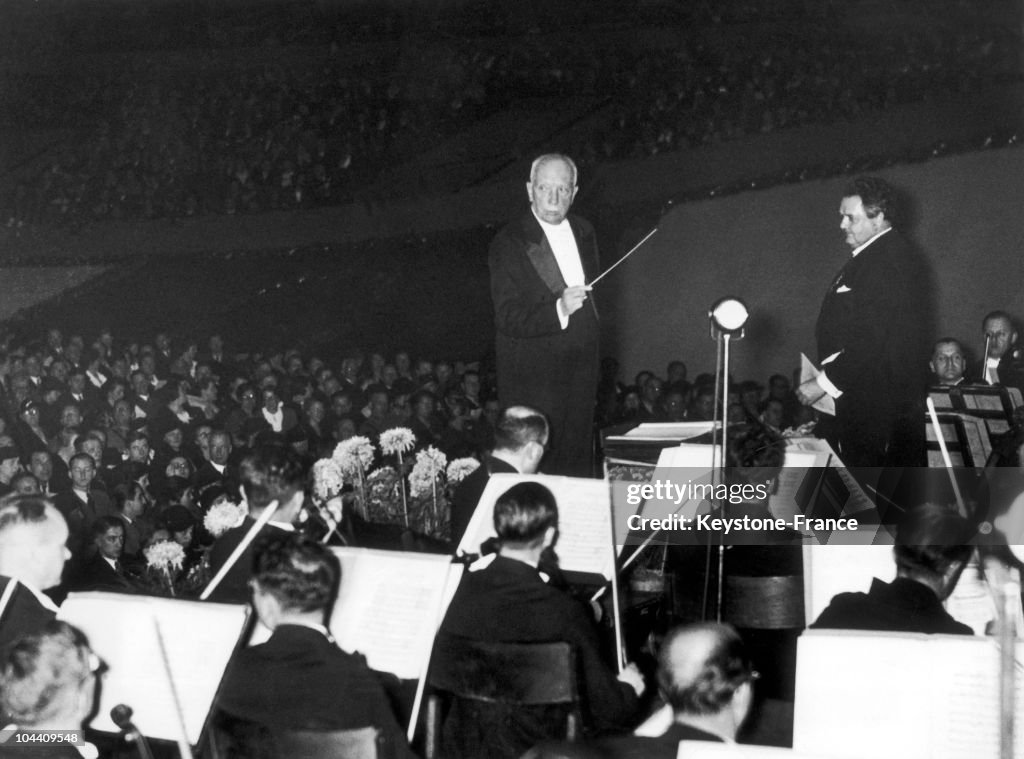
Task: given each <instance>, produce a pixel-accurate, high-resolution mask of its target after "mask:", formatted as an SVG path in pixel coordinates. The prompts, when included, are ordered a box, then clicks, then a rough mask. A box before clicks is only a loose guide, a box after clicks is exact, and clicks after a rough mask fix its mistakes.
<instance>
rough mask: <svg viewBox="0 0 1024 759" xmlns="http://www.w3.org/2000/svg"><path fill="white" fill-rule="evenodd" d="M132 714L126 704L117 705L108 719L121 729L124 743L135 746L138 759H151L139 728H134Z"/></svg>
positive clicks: (150, 751) (144, 738)
mask: <svg viewBox="0 0 1024 759" xmlns="http://www.w3.org/2000/svg"><path fill="white" fill-rule="evenodd" d="M132 713H133V712H132V708H131V707H130V706H128V705H127V704H118V705H117V706H115V707H114V708H113V709H111V710H110V719H112V720H113V721H114V724H115V725H117V726H118V727H119V728H121V735H122V736H123V737H124V739H125V742H126V743H134V744H135V746H136V748H137V749H138V750H139V757H140V759H153V751H152V750H151V749H150V747H149V741H147V740H146V736H144V735H143V734H142V733H141V732H140V731H139V728H137V727H135V724H134V723H133V722H132Z"/></svg>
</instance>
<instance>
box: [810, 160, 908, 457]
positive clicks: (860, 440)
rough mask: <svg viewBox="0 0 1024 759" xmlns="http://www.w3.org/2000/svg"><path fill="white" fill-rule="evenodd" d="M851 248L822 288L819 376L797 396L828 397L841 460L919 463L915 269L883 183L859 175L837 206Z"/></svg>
mask: <svg viewBox="0 0 1024 759" xmlns="http://www.w3.org/2000/svg"><path fill="white" fill-rule="evenodd" d="M839 214H840V216H841V217H842V221H841V222H840V225H839V228H840V229H841V230H842V231H843V233H844V235H845V236H846V243H847V245H849V246H850V248H851V249H852V250H853V255H852V257H851V258H850V259H849V260H848V261H847V262H846V264H845V265H844V266H843V268H842V269H841V270H840V272H839V274H838V275H837V276H836V278H835V279H834V280H833V281H832V284H831V285H830V286H829V289H828V292H827V293H826V295H825V299H824V301H823V302H822V304H821V312H820V313H819V315H818V324H817V329H816V337H817V342H818V358H819V361H820V362H821V365H822V370H823V371H822V373H821V374H820V375H819V376H818V377H817V378H816V379H812V380H809V381H807V382H804V383H803V384H801V385H800V387H799V389H798V395H799V396H800V399H801V401H803V402H804V403H805V404H812V403H814V402H815V401H817V400H818V399H819V398H821V397H822V396H823V395H824V394H825V393H828V394H829V395H830V396H832V397H833V398H834V399H835V404H836V420H835V442H836V443H837V444H838V453H839V456H840V457H841V458H842V460H843V462H844V463H845V464H846V465H847V466H854V467H880V466H917V465H921V466H923V465H924V424H923V422H922V419H923V415H924V404H923V401H922V400H921V399H922V398H923V397H924V388H925V386H926V383H927V377H926V376H925V373H924V372H923V371H922V368H923V367H926V366H927V358H926V356H927V350H928V344H927V338H926V336H925V334H924V329H926V328H927V318H926V308H925V299H924V297H923V293H922V287H921V283H922V281H923V277H922V272H921V271H919V270H918V269H917V267H916V265H915V263H914V259H913V255H912V252H911V249H910V245H909V244H908V242H907V241H906V239H905V238H904V237H903V235H901V234H900V233H899V231H898V230H897V229H896V228H895V226H894V224H895V223H896V221H897V216H896V209H895V204H894V193H893V189H892V187H890V186H889V184H888V183H887V182H885V180H882V179H878V178H876V177H860V178H858V179H855V180H854V181H853V183H852V184H851V185H850V186H849V187H848V188H847V189H846V191H845V192H844V194H843V199H842V202H841V203H840V206H839Z"/></svg>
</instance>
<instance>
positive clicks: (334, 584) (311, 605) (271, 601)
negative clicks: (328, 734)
mask: <svg viewBox="0 0 1024 759" xmlns="http://www.w3.org/2000/svg"><path fill="white" fill-rule="evenodd" d="M340 581H341V565H340V563H339V561H338V558H337V557H336V556H335V555H334V554H333V553H331V551H330V549H329V548H327V547H325V546H323V545H322V544H320V543H318V542H316V541H314V540H312V539H310V538H305V537H303V536H300V535H298V534H296V533H280V534H278V535H275V536H273V537H271V538H269V539H268V540H267V541H266V542H265V543H264V545H263V547H262V548H261V549H260V551H259V552H258V553H257V554H256V561H255V564H254V568H253V594H252V602H253V606H254V607H255V609H256V614H257V615H258V616H259V619H260V621H261V622H263V624H264V625H266V626H267V627H268V628H270V630H271V631H272V634H271V636H270V640H268V641H267V642H266V643H263V644H260V645H258V646H253V647H251V648H242V649H240V650H239V652H238V653H237V654H236V656H235V658H234V660H233V661H232V662H231V664H230V665H229V667H228V671H227V673H226V675H225V678H224V682H223V684H222V685H221V689H220V693H219V694H218V696H217V702H216V704H215V708H216V711H215V717H214V725H215V729H216V730H217V731H219V732H220V733H222V734H225V735H226V736H227V737H228V738H229V740H228V741H227V746H226V748H227V750H226V751H225V754H226V756H227V757H228V759H230V757H253V756H259V757H264V756H266V757H275V756H278V755H279V754H278V752H276V751H274V747H273V739H274V736H275V733H277V732H278V731H287V730H300V729H301V730H320V731H335V730H355V729H359V728H364V727H374V728H377V729H378V730H379V737H378V741H379V743H378V748H380V749H381V752H380V753H379V754H378V755H380V756H390V757H396V759H399V758H402V759H404V758H405V757H409V758H410V759H411V757H412V756H413V754H412V752H411V751H410V750H409V746H408V743H406V740H405V735H404V734H403V731H402V729H401V728H400V727H399V726H398V722H397V720H396V719H395V716H394V714H393V713H392V711H391V708H390V705H389V703H388V697H387V695H386V693H385V691H384V688H383V686H382V685H381V682H380V681H379V680H378V679H377V677H376V676H375V675H374V673H373V672H372V671H371V670H370V668H369V667H368V666H367V665H366V661H365V659H363V657H362V656H360V655H358V654H350V653H347V652H345V651H343V650H342V649H340V648H338V645H337V643H335V641H334V638H333V637H332V636H331V633H330V631H329V630H328V629H327V623H328V619H329V616H330V610H331V607H332V606H333V604H334V601H335V599H336V598H337V594H338V585H339V583H340ZM261 733H262V735H261ZM268 749H269V750H268Z"/></svg>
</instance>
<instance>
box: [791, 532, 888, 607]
mask: <svg viewBox="0 0 1024 759" xmlns="http://www.w3.org/2000/svg"><path fill="white" fill-rule="evenodd" d="M872 534H873V533H872ZM803 559H804V614H805V616H806V619H807V624H808V625H810V624H813V623H814V621H815V620H816V619H817V618H818V616H819V615H820V614H821V612H823V611H824V610H825V607H826V606H828V605H829V602H831V600H832V598H833V596H835V595H837V594H839V593H866V592H867V591H868V589H869V588H870V587H871V581H872V580H873V579H874V578H876V577H877V578H878V579H879V580H882V581H883V582H891V581H892V580H893V579H894V578H895V577H896V561H895V559H893V556H892V546H891V545H887V546H884V545H883V546H875V545H825V546H823V545H821V544H820V543H818V542H817V541H813V542H810V543H806V544H804V546H803Z"/></svg>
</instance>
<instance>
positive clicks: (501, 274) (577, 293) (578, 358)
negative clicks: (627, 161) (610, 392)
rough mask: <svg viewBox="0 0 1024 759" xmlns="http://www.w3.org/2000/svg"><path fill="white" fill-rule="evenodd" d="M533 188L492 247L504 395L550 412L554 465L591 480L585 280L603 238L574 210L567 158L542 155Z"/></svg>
mask: <svg viewBox="0 0 1024 759" xmlns="http://www.w3.org/2000/svg"><path fill="white" fill-rule="evenodd" d="M526 189H527V194H528V195H529V198H530V205H531V209H530V212H529V213H527V214H525V215H523V217H521V218H520V219H517V220H515V221H513V222H511V223H510V224H509V225H508V226H506V227H505V228H504V229H502V230H501V232H499V233H498V235H497V236H496V237H495V238H494V241H493V242H492V243H491V249H490V258H489V262H490V269H491V297H492V299H493V301H494V322H495V328H496V330H497V336H496V341H495V349H496V353H497V369H498V395H499V397H500V399H501V402H502V405H505V406H511V405H526V406H532V407H534V408H537V409H539V410H540V411H542V412H543V413H544V415H545V416H547V418H548V422H549V423H550V426H551V454H550V458H549V460H548V462H547V465H546V467H545V469H546V470H547V471H549V472H551V473H554V474H573V475H583V476H589V475H591V474H593V471H592V451H593V440H592V438H593V418H594V403H595V398H596V395H597V377H598V371H597V369H598V331H599V330H598V321H597V310H596V308H595V306H594V303H593V301H592V300H589V301H588V298H589V294H590V293H589V290H588V288H587V287H586V283H587V282H589V281H591V280H592V279H593V278H594V277H596V276H597V274H598V273H599V272H598V259H597V240H596V237H595V235H594V229H593V227H591V225H590V224H589V223H588V222H586V221H585V220H583V219H581V218H579V217H576V216H569V215H568V214H569V207H570V206H571V205H572V202H573V199H574V198H575V197H576V190H577V186H576V165H575V164H574V163H573V162H572V160H571V159H570V158H568V157H567V156H563V155H557V154H551V155H543V156H541V157H539V158H538V159H537V160H535V161H534V162H533V166H532V168H531V170H530V181H529V182H528V183H527V185H526Z"/></svg>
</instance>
